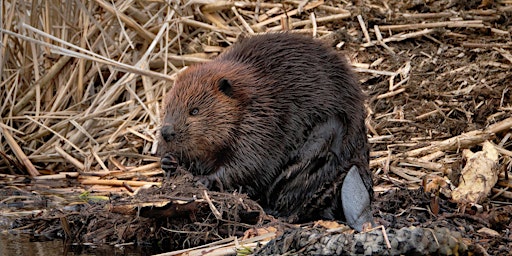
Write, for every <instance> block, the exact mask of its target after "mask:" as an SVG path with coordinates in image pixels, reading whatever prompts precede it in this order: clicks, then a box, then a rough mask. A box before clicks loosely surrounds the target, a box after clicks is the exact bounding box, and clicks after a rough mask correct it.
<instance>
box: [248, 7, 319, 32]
mask: <svg viewBox="0 0 512 256" xmlns="http://www.w3.org/2000/svg"><path fill="white" fill-rule="evenodd" d="M323 3H324V1H316V2H312V3H309V4H307V5H306V6H304V9H303V10H304V11H307V10H310V9H313V8H316V7H318V6H319V5H321V4H323ZM297 13H299V10H298V9H295V10H293V11H289V12H285V13H283V14H281V15H278V16H276V17H273V18H270V19H268V20H265V21H262V22H260V23H257V24H254V25H252V28H253V29H256V30H258V29H261V28H262V27H263V26H265V25H268V24H270V23H273V22H276V21H280V20H281V18H283V17H284V18H286V17H291V16H294V15H295V14H297Z"/></svg>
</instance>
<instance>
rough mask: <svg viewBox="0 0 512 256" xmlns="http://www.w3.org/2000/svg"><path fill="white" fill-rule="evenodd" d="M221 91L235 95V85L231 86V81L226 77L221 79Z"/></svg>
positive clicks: (227, 94) (230, 95)
mask: <svg viewBox="0 0 512 256" xmlns="http://www.w3.org/2000/svg"><path fill="white" fill-rule="evenodd" d="M219 91H221V92H222V93H224V94H226V96H228V97H233V87H231V82H230V81H229V80H227V79H226V78H221V79H220V80H219Z"/></svg>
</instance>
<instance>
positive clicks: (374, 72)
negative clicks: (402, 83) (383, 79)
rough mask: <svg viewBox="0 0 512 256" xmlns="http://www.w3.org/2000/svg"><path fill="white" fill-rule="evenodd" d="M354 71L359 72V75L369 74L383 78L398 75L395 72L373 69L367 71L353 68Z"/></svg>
mask: <svg viewBox="0 0 512 256" xmlns="http://www.w3.org/2000/svg"><path fill="white" fill-rule="evenodd" d="M354 70H355V71H357V72H361V73H371V74H376V75H384V76H396V75H398V73H396V72H390V71H382V70H374V69H367V68H358V67H355V68H354Z"/></svg>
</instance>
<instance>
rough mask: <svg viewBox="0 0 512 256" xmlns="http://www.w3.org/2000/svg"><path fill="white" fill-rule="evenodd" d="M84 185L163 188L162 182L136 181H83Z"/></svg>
mask: <svg viewBox="0 0 512 256" xmlns="http://www.w3.org/2000/svg"><path fill="white" fill-rule="evenodd" d="M81 183H82V184H83V185H107V186H118V187H123V186H125V185H124V184H123V183H126V184H128V185H129V186H132V187H141V186H144V185H151V186H161V185H162V183H161V182H148V181H135V180H97V179H86V180H83V181H81Z"/></svg>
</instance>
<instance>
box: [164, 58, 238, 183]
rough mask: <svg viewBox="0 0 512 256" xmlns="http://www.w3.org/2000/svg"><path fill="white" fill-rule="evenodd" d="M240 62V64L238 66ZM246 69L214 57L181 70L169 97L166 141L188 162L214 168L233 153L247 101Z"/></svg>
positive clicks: (167, 146)
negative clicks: (212, 59) (232, 148)
mask: <svg viewBox="0 0 512 256" xmlns="http://www.w3.org/2000/svg"><path fill="white" fill-rule="evenodd" d="M235 66H236V65H235ZM246 72H247V71H245V70H244V69H239V68H233V67H232V65H230V64H223V63H218V62H217V63H216V62H209V63H205V64H202V65H197V66H192V67H190V68H188V69H187V70H185V71H184V72H183V73H181V74H180V75H179V76H178V78H177V80H176V82H175V84H174V86H173V87H172V88H171V90H170V91H169V92H168V94H167V95H166V96H165V100H164V108H163V117H162V120H161V121H162V128H161V130H160V132H161V135H162V139H163V141H161V142H160V143H162V144H163V145H162V146H163V147H162V148H165V150H166V152H170V153H172V154H173V155H175V156H176V157H178V158H179V159H180V160H181V161H183V162H185V163H189V164H190V163H195V164H196V165H198V166H202V167H201V168H202V169H204V170H198V171H199V172H201V174H206V173H208V172H210V171H212V168H215V167H216V166H218V165H219V164H221V163H219V162H218V161H222V159H223V158H225V157H228V156H226V155H225V154H228V153H229V150H230V146H231V145H232V144H233V143H234V142H236V139H237V130H238V127H239V124H240V121H241V118H242V117H243V111H244V106H245V105H246V104H247V102H248V97H247V91H246V90H245V89H244V86H243V83H245V82H246V81H245V80H244V78H243V77H242V76H245V73H246Z"/></svg>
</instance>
